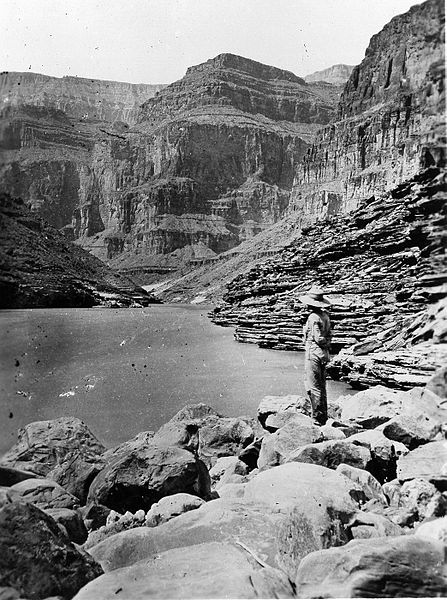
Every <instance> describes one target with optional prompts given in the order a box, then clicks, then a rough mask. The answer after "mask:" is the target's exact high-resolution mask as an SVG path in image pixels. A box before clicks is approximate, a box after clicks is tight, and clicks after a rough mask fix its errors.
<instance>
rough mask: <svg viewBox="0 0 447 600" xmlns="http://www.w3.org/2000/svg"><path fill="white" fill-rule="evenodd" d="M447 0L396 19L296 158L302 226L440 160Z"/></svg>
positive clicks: (295, 201) (295, 199)
mask: <svg viewBox="0 0 447 600" xmlns="http://www.w3.org/2000/svg"><path fill="white" fill-rule="evenodd" d="M444 20H445V7H444V2H443V0H428V1H427V2H424V3H423V4H418V5H416V6H413V7H412V8H411V9H410V10H409V11H408V12H407V13H405V14H402V15H399V16H397V17H395V18H394V19H392V20H391V21H390V22H389V23H388V24H387V25H386V26H385V27H384V28H383V29H382V31H380V32H379V33H378V34H376V35H374V36H373V37H372V38H371V41H370V44H369V46H368V48H367V50H366V53H365V58H364V59H363V61H362V62H361V63H360V64H359V65H358V66H356V67H354V70H353V71H352V73H351V76H350V78H349V80H348V82H347V84H346V86H345V88H344V90H343V93H342V95H341V97H340V103H339V107H338V112H337V117H336V119H335V120H334V121H333V122H332V123H331V124H330V125H328V126H327V127H325V128H323V129H322V130H321V131H320V132H319V133H318V136H317V139H316V140H315V142H314V143H313V145H312V147H311V148H310V150H309V151H308V154H307V156H306V157H305V159H304V161H303V162H302V163H300V165H298V169H297V173H296V179H295V185H294V190H293V193H292V198H291V209H292V210H295V211H296V212H297V218H298V220H299V221H300V223H302V224H303V225H306V224H309V223H312V222H314V221H315V220H317V219H320V218H321V217H324V216H330V215H333V214H336V213H339V212H347V211H349V210H352V209H353V208H355V207H356V206H358V204H359V202H360V201H361V200H362V199H363V198H366V197H368V196H370V195H372V194H377V193H380V192H383V191H387V190H389V189H391V188H392V187H394V186H395V185H396V184H398V183H400V182H402V181H404V180H406V179H408V178H410V177H412V176H413V175H415V174H416V173H417V172H418V171H419V169H420V165H421V160H422V161H423V162H424V163H425V164H433V165H436V164H440V162H442V161H443V157H444V143H445V139H444V138H445V125H444V114H445V91H444V79H445V66H444V52H445V50H444Z"/></svg>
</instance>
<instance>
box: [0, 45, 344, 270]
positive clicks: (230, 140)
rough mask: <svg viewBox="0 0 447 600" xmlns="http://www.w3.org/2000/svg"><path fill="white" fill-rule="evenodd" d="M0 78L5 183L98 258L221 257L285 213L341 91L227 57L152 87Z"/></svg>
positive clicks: (18, 76) (0, 176) (2, 178)
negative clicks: (198, 251) (191, 251)
mask: <svg viewBox="0 0 447 600" xmlns="http://www.w3.org/2000/svg"><path fill="white" fill-rule="evenodd" d="M72 80H73V81H72ZM19 84H20V85H19ZM109 84H110V85H109ZM1 85H2V87H1V88H0V93H1V97H2V99H3V104H4V108H3V113H2V119H1V123H0V144H1V148H2V156H3V158H4V160H3V161H2V163H3V166H2V167H1V169H0V181H1V183H2V186H3V187H4V189H6V190H7V191H9V192H10V193H12V194H13V195H18V196H21V197H22V198H24V200H25V201H26V203H27V204H28V205H29V206H30V207H31V208H32V209H33V210H35V211H37V212H39V213H40V214H42V215H44V216H45V218H46V219H47V220H48V221H49V222H50V223H52V224H53V225H55V226H56V227H58V228H64V231H65V233H66V234H67V235H68V236H69V237H70V239H72V240H77V242H78V243H80V244H81V245H83V246H84V247H86V248H88V249H89V250H90V251H92V252H93V253H94V254H96V255H97V256H99V257H101V258H103V259H112V258H116V257H117V256H120V255H122V256H123V257H124V258H125V257H129V258H132V257H135V256H136V255H139V257H140V258H141V257H144V256H157V255H169V254H170V253H172V252H173V251H176V250H177V249H181V248H185V247H190V246H194V245H197V244H199V245H200V247H203V246H205V247H207V248H209V249H210V251H211V252H213V253H217V254H218V253H220V252H223V251H225V250H228V249H230V248H232V247H233V246H235V245H237V244H238V243H240V242H241V241H242V240H245V239H247V238H250V237H253V236H254V235H256V234H257V233H259V232H260V231H262V230H263V229H264V228H265V227H267V226H268V225H270V224H272V223H274V222H276V221H277V220H279V219H280V218H281V217H282V216H283V215H284V213H285V211H286V209H287V206H288V202H289V195H290V190H291V187H292V183H293V177H294V173H295V169H296V165H297V163H298V162H299V161H300V160H301V159H302V158H303V156H304V155H305V152H306V151H307V148H308V145H309V143H310V142H311V140H312V139H313V137H314V135H315V133H316V131H317V130H318V128H319V127H320V126H321V125H324V124H326V123H328V122H329V121H330V120H331V119H332V118H333V116H334V115H335V110H336V103H337V101H338V97H339V93H340V88H339V87H336V86H331V85H329V84H324V85H321V84H307V83H306V82H305V81H304V80H303V79H301V78H299V77H297V76H296V75H294V74H293V73H290V72H288V71H283V70H281V69H277V68H275V67H270V66H267V65H263V64H261V63H257V62H255V61H251V60H249V59H245V58H242V57H238V56H234V55H231V54H222V55H220V56H218V57H216V58H214V59H212V60H209V61H207V62H206V63H203V64H201V65H198V66H195V67H191V68H190V69H188V71H187V73H186V75H185V77H184V78H183V79H181V80H180V81H178V82H175V83H173V84H171V85H169V86H167V87H165V88H164V89H161V90H159V91H158V93H156V94H155V96H154V88H155V86H152V87H151V86H147V89H146V88H144V86H140V87H138V86H132V85H131V84H119V83H114V82H98V81H94V80H81V79H78V78H63V79H56V78H45V77H43V76H40V75H34V74H4V75H3V78H2V80H1ZM18 89H20V92H18V91H17V90H18ZM24 92H26V93H24ZM75 94H79V97H80V100H81V102H80V105H79V107H78V108H76V109H75V104H74V96H75ZM144 94H147V95H146V98H144V99H145V102H144V103H143V101H142V100H143V96H144ZM136 102H140V103H141V104H142V106H141V108H140V109H138V113H136V112H135V110H136V109H135V103H136Z"/></svg>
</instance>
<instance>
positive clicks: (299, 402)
mask: <svg viewBox="0 0 447 600" xmlns="http://www.w3.org/2000/svg"><path fill="white" fill-rule="evenodd" d="M298 413H299V414H304V415H307V416H310V415H311V414H312V407H311V405H310V400H309V399H308V398H305V397H304V396H295V395H292V394H290V395H288V396H264V398H263V399H262V400H261V402H260V404H259V406H258V421H259V422H260V423H261V425H262V427H264V428H265V429H267V431H270V432H274V431H276V430H277V429H279V428H280V427H282V426H283V425H285V423H286V422H287V420H288V419H289V418H290V417H291V416H293V415H295V414H298ZM267 420H268V423H267Z"/></svg>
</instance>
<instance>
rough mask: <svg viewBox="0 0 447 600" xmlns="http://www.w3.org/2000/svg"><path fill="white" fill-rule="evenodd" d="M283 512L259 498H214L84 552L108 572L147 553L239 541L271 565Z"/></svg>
mask: <svg viewBox="0 0 447 600" xmlns="http://www.w3.org/2000/svg"><path fill="white" fill-rule="evenodd" d="M283 519H284V515H282V514H281V513H279V512H278V511H277V510H272V509H270V508H269V507H266V506H265V505H263V504H260V503H259V502H247V501H246V500H244V499H217V500H212V501H211V502H207V503H206V504H204V505H203V506H201V507H200V508H198V509H197V510H192V511H190V512H187V513H184V514H182V515H180V516H178V517H176V518H175V519H171V520H170V521H167V522H166V523H162V524H160V525H158V526H157V527H138V528H136V529H130V530H128V531H123V532H122V533H118V534H116V535H114V536H112V537H109V538H108V539H105V540H104V541H102V542H100V543H99V544H97V545H95V546H93V547H90V548H89V552H90V554H91V555H92V556H93V557H95V559H96V560H97V561H98V562H99V563H100V564H101V565H102V567H103V569H104V571H106V572H107V571H111V570H114V569H118V568H121V567H124V566H128V565H131V564H133V563H135V562H136V561H138V560H142V559H143V558H146V557H149V556H151V555H152V554H155V553H159V552H164V551H165V550H170V549H171V548H176V547H189V546H195V545H196V544H203V543H208V542H214V541H218V542H228V543H235V542H237V541H241V540H243V542H244V544H246V545H247V547H248V548H250V549H251V550H252V551H253V552H254V553H255V554H256V555H257V556H258V557H260V559H261V560H263V561H264V562H266V563H267V564H269V565H270V566H272V567H275V566H277V562H276V558H277V555H278V543H277V531H278V528H279V524H280V522H281V521H282V520H283Z"/></svg>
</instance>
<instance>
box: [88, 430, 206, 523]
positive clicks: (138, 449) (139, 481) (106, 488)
mask: <svg viewBox="0 0 447 600" xmlns="http://www.w3.org/2000/svg"><path fill="white" fill-rule="evenodd" d="M106 459H107V463H106V465H105V467H104V468H103V470H102V471H101V472H100V473H99V474H98V475H97V476H96V477H95V479H94V480H93V482H92V484H91V486H90V492H89V496H88V500H89V501H94V502H96V503H98V504H104V505H105V506H107V507H109V508H111V509H113V510H116V511H118V512H120V513H124V512H126V511H127V510H128V511H131V512H135V511H137V510H139V509H143V510H144V511H147V510H149V509H150V507H151V506H152V504H154V503H155V502H158V501H159V500H160V499H161V498H163V497H164V496H170V495H172V494H176V493H187V494H193V495H196V496H200V497H202V498H208V497H209V495H210V491H211V489H210V477H209V473H208V470H207V468H206V466H205V465H204V464H203V463H202V462H201V461H200V460H198V459H197V458H195V457H194V455H193V454H192V453H191V452H189V451H188V450H185V449H183V448H179V447H177V446H164V445H162V446H159V445H155V444H154V440H153V438H152V439H151V440H150V443H147V442H145V439H144V438H143V437H138V436H137V438H134V440H131V441H130V442H125V443H124V444H123V445H121V446H118V447H117V448H115V449H114V450H113V451H109V452H108V453H107V454H106Z"/></svg>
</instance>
